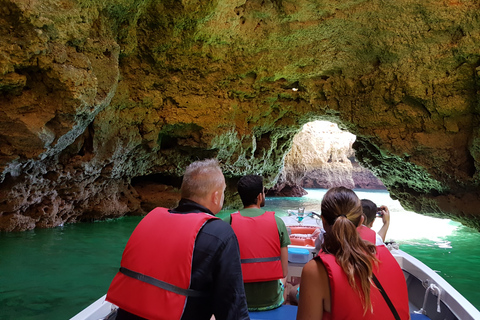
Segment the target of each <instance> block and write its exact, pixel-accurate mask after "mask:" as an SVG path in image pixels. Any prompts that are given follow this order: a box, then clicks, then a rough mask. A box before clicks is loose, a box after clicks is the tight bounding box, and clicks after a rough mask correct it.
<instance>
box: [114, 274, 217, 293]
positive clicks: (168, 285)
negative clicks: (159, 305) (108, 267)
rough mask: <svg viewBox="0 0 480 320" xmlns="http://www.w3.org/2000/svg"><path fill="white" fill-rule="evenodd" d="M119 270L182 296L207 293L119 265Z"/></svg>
mask: <svg viewBox="0 0 480 320" xmlns="http://www.w3.org/2000/svg"><path fill="white" fill-rule="evenodd" d="M119 271H120V272H121V273H123V274H124V275H126V276H127V277H130V278H133V279H137V280H140V281H142V282H145V283H148V284H151V285H152V286H155V287H158V288H161V289H164V290H168V291H171V292H174V293H177V294H180V295H182V296H186V297H196V298H200V297H208V294H207V293H206V292H203V291H198V290H193V289H183V288H180V287H177V286H176V285H173V284H171V283H168V282H165V281H162V280H158V279H156V278H153V277H150V276H147V275H144V274H142V273H138V272H135V271H132V270H130V269H127V268H124V267H120V270H119Z"/></svg>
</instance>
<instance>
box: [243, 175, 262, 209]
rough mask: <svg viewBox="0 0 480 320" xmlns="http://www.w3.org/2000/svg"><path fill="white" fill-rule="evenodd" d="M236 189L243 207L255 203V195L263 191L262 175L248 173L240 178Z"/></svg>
mask: <svg viewBox="0 0 480 320" xmlns="http://www.w3.org/2000/svg"><path fill="white" fill-rule="evenodd" d="M237 190H238V194H239V195H240V198H241V199H242V203H243V206H244V207H247V206H249V205H252V204H256V203H257V197H258V195H259V194H260V193H262V192H263V177H262V176H259V175H256V174H250V175H246V176H243V177H241V178H240V180H238V183H237Z"/></svg>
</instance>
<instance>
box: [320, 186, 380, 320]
mask: <svg viewBox="0 0 480 320" xmlns="http://www.w3.org/2000/svg"><path fill="white" fill-rule="evenodd" d="M362 214H363V211H362V205H361V202H360V199H358V197H357V195H356V194H355V192H353V191H352V190H350V189H347V188H345V187H337V188H332V189H330V190H328V191H327V193H326V194H325V196H324V197H323V200H322V216H323V217H324V219H325V221H326V222H327V223H328V225H330V226H331V230H329V232H327V233H326V234H325V241H324V243H323V245H322V249H323V251H325V252H327V253H331V254H333V255H334V256H335V260H336V261H337V263H338V264H339V265H340V267H341V268H342V269H343V271H344V272H345V274H346V275H347V279H348V283H349V284H350V286H351V287H352V288H353V289H354V290H356V291H357V292H358V293H359V295H360V299H361V301H362V304H363V310H364V314H365V313H366V312H367V310H368V309H370V310H371V309H372V302H371V299H370V284H371V283H372V275H373V271H372V269H373V265H374V264H376V263H377V262H378V260H377V258H376V256H375V252H376V250H375V245H373V244H371V243H370V242H367V241H364V240H362V238H361V237H360V235H359V234H358V232H357V226H358V225H359V223H360V219H361V217H362ZM356 279H358V280H359V283H360V288H359V287H358V286H357V282H356Z"/></svg>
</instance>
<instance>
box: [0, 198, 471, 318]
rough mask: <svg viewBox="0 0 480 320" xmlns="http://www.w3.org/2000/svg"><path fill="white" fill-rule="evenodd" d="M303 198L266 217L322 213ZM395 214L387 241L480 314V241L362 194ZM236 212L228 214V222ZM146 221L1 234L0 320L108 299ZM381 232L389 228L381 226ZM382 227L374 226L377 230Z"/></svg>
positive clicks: (284, 202)
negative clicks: (131, 244) (136, 232)
mask: <svg viewBox="0 0 480 320" xmlns="http://www.w3.org/2000/svg"><path fill="white" fill-rule="evenodd" d="M307 191H308V192H309V194H308V195H307V196H304V197H302V198H267V201H266V209H267V210H274V211H276V212H277V213H278V214H279V215H286V214H287V210H288V209H296V208H298V207H299V206H304V207H305V208H306V211H317V212H320V202H321V199H322V197H323V194H324V193H325V191H326V190H323V189H309V190H307ZM356 192H357V194H358V195H359V197H360V198H368V199H371V200H373V201H374V202H376V203H377V205H381V204H385V205H387V206H388V207H389V208H390V212H391V226H390V229H389V231H388V233H387V240H389V239H390V240H395V241H396V242H398V243H399V244H400V248H401V249H402V250H404V251H406V252H408V253H410V254H412V255H413V256H415V257H416V258H418V259H419V260H421V261H422V262H424V263H425V264H427V265H428V266H430V267H431V268H432V269H434V270H437V271H438V273H439V274H440V275H441V276H442V277H443V278H444V279H445V280H447V281H448V282H449V283H450V284H451V285H453V287H455V288H456V289H457V290H458V291H459V292H460V293H461V294H463V296H464V297H465V298H467V299H468V300H469V301H470V302H471V303H472V304H473V305H474V306H475V307H476V308H477V309H480V291H479V290H477V288H476V285H477V284H478V283H480V272H479V271H478V267H479V266H480V247H479V246H478V244H479V243H480V233H479V232H477V231H475V230H473V229H470V228H467V227H464V226H462V225H461V224H459V223H456V222H452V221H450V220H442V219H436V218H430V217H425V216H422V215H418V214H415V213H413V212H408V211H405V210H403V209H402V207H401V206H400V204H399V202H398V201H394V200H392V199H390V197H389V195H388V193H387V192H386V191H368V192H366V191H356ZM228 213H229V212H221V213H220V214H219V216H224V215H226V214H228ZM140 219H141V218H140V217H124V218H121V219H117V220H111V221H104V222H95V223H81V224H73V225H66V226H64V227H59V228H55V229H43V230H34V231H27V232H21V233H1V234H0V319H4V320H7V319H53V320H55V319H69V318H70V317H72V316H74V315H75V314H76V313H78V312H80V311H81V310H82V309H83V308H85V307H86V306H88V305H89V304H90V303H92V302H93V301H95V300H96V299H97V298H99V297H100V296H102V295H103V294H104V293H105V292H106V290H107V289H108V286H109V284H110V281H111V280H112V278H113V276H114V275H115V273H116V272H117V270H118V267H119V264H120V259H121V255H122V252H123V248H124V247H125V244H126V242H127V240H128V237H129V236H130V234H131V232H132V231H133V229H134V228H135V226H136V225H137V223H138V222H139V221H140ZM378 223H379V224H381V222H378ZM379 227H380V225H377V222H376V224H374V229H375V228H377V229H378V228H379Z"/></svg>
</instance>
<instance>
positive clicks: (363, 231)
mask: <svg viewBox="0 0 480 320" xmlns="http://www.w3.org/2000/svg"><path fill="white" fill-rule="evenodd" d="M357 231H358V233H359V234H360V237H361V238H362V239H363V240H367V241H370V242H371V243H372V244H376V242H377V234H376V233H375V231H373V230H372V229H370V228H369V227H367V226H364V225H363V224H362V225H361V226H360V227H357Z"/></svg>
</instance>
